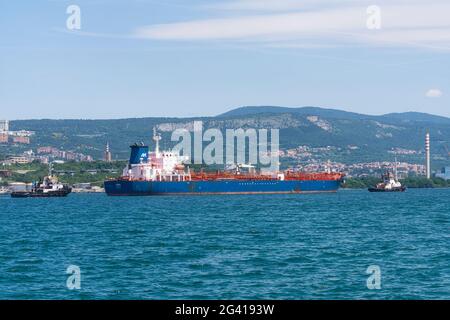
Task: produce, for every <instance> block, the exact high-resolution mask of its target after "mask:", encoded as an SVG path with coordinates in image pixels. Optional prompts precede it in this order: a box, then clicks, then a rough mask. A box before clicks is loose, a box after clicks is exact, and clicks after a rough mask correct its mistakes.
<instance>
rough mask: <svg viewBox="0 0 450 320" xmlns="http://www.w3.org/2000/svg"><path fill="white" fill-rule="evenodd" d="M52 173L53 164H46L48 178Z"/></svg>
mask: <svg viewBox="0 0 450 320" xmlns="http://www.w3.org/2000/svg"><path fill="white" fill-rule="evenodd" d="M52 173H53V164H52V163H51V162H49V163H48V176H49V177H51V176H52Z"/></svg>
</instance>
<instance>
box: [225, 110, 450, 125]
mask: <svg viewBox="0 0 450 320" xmlns="http://www.w3.org/2000/svg"><path fill="white" fill-rule="evenodd" d="M279 113H295V114H302V115H317V116H324V117H330V118H335V119H359V120H362V119H372V120H373V119H396V120H400V121H420V122H430V123H444V124H445V123H449V124H450V118H447V117H444V116H437V115H432V114H428V113H422V112H413V111H409V112H403V113H388V114H384V115H366V114H362V113H356V112H350V111H343V110H338V109H329V108H321V107H310V106H306V107H278V106H245V107H240V108H236V109H233V110H230V111H228V112H225V113H223V114H220V115H218V117H235V116H248V115H254V114H279Z"/></svg>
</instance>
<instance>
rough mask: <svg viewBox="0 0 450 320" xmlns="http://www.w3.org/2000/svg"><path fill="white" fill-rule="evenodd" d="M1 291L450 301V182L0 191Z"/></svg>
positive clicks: (21, 295) (9, 295)
mask: <svg viewBox="0 0 450 320" xmlns="http://www.w3.org/2000/svg"><path fill="white" fill-rule="evenodd" d="M0 299H450V189H410V190H408V191H407V192H405V193H369V192H367V191H365V190H339V192H337V193H336V194H309V195H220V196H157V197H107V196H106V195H104V194H70V195H69V196H68V197H67V198H52V199H50V198H49V199H13V198H10V197H9V196H1V197H0Z"/></svg>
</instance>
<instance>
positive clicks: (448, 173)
mask: <svg viewBox="0 0 450 320" xmlns="http://www.w3.org/2000/svg"><path fill="white" fill-rule="evenodd" d="M436 177H437V178H442V179H444V180H450V167H445V168H442V170H441V172H438V173H436Z"/></svg>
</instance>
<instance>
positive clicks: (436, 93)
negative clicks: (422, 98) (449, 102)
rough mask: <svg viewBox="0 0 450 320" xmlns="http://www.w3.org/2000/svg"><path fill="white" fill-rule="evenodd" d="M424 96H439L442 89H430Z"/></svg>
mask: <svg viewBox="0 0 450 320" xmlns="http://www.w3.org/2000/svg"><path fill="white" fill-rule="evenodd" d="M426 96H427V97H428V98H440V97H442V91H441V90H439V89H430V90H428V91H427V93H426Z"/></svg>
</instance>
